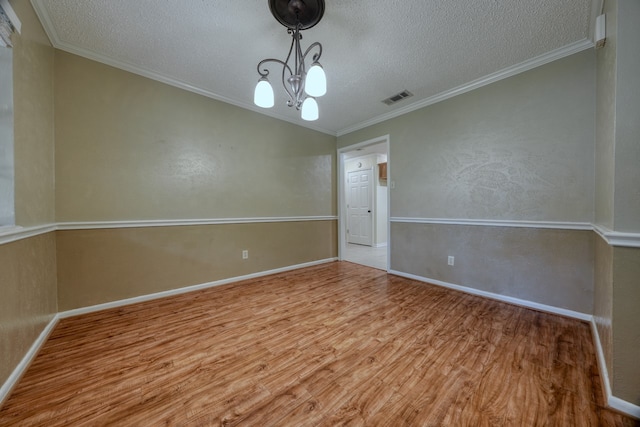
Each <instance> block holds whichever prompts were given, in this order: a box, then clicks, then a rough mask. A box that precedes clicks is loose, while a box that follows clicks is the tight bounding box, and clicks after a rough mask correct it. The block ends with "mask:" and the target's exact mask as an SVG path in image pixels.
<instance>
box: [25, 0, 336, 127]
mask: <svg viewBox="0 0 640 427" xmlns="http://www.w3.org/2000/svg"><path fill="white" fill-rule="evenodd" d="M31 5H32V6H33V9H34V10H35V12H36V15H37V16H38V19H40V22H41V23H42V26H43V27H44V31H45V32H46V33H47V36H48V37H49V40H50V41H51V45H52V46H53V47H54V48H56V49H60V50H63V51H65V52H69V53H72V54H74V55H78V56H81V57H83V58H87V59H91V60H93V61H96V62H100V63H102V64H105V65H109V66H111V67H114V68H118V69H120V70H124V71H128V72H130V73H133V74H137V75H139V76H142V77H146V78H148V79H151V80H155V81H158V82H160V83H164V84H167V85H169V86H173V87H177V88H179V89H183V90H186V91H189V92H192V93H195V94H198V95H202V96H206V97H207V98H211V99H215V100H216V101H221V102H224V103H226V104H231V105H233V106H235V107H239V108H242V109H244V110H249V111H253V112H255V113H259V114H262V115H265V116H269V117H271V118H274V119H278V120H282V121H285V122H288V123H292V124H294V125H298V126H301V127H305V128H307V129H311V130H314V131H317V132H321V133H324V134H328V135H331V136H336V132H335V131H332V130H329V129H325V128H322V127H320V126H314V125H313V124H311V122H304V123H301V122H300V121H299V120H297V119H293V118H291V117H287V116H283V115H281V114H277V113H274V112H272V111H271V110H265V109H264V108H260V107H258V106H256V105H253V104H250V103H245V102H239V101H236V100H234V99H231V98H227V97H225V96H222V95H218V94H217V93H214V92H211V91H209V90H206V89H203V88H200V87H197V86H193V85H191V84H189V83H186V82H184V81H182V80H180V79H177V78H174V77H171V76H167V75H164V74H161V73H158V72H156V71H153V70H150V69H147V68H143V67H138V66H136V65H133V64H130V63H128V62H126V61H121V60H119V59H115V58H111V57H109V56H106V55H102V54H100V53H98V52H94V51H92V50H90V49H83V48H79V47H77V46H73V45H72V44H70V43H67V42H65V41H63V40H62V39H60V37H59V36H58V33H57V31H56V29H55V26H54V25H53V22H52V21H51V17H50V16H49V12H48V10H47V8H46V7H45V6H44V4H43V2H42V0H31Z"/></svg>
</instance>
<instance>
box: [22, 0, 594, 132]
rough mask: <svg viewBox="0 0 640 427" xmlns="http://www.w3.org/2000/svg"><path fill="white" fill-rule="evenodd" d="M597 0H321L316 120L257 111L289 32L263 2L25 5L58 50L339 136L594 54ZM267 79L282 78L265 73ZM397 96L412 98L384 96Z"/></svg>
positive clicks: (315, 37) (311, 35)
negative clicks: (258, 89) (321, 86)
mask: <svg viewBox="0 0 640 427" xmlns="http://www.w3.org/2000/svg"><path fill="white" fill-rule="evenodd" d="M592 1H593V0H561V1H559V0H474V1H469V0H448V1H435V0H350V1H336V0H326V10H325V14H324V18H323V19H322V21H321V22H320V23H319V24H318V25H316V26H315V27H313V28H311V29H309V30H307V31H304V32H303V40H302V46H303V49H304V48H306V47H307V46H308V45H309V44H310V43H312V42H314V41H319V42H321V43H322V45H323V54H322V58H321V63H322V65H323V67H324V69H325V71H326V74H327V81H328V83H327V86H328V89H327V90H328V92H327V95H325V96H324V97H322V98H319V99H318V104H319V106H320V119H319V120H318V121H315V122H304V121H302V120H301V119H299V112H297V111H296V110H295V109H292V108H288V107H286V99H287V97H286V94H285V93H284V90H283V89H282V88H281V86H280V84H279V83H278V81H277V79H275V78H272V79H271V82H272V84H273V86H274V90H275V93H276V106H275V107H274V108H272V109H270V110H263V109H260V108H258V107H255V106H254V105H253V89H254V87H255V84H256V82H257V80H258V77H259V76H258V73H257V71H256V66H257V64H258V62H259V61H260V60H262V59H264V58H267V57H273V58H279V59H282V60H284V59H285V57H286V54H287V51H288V48H289V44H290V36H289V35H287V32H286V29H285V28H284V27H283V26H281V25H280V24H279V23H278V22H277V21H276V20H275V19H274V18H273V16H272V15H271V13H270V12H269V7H268V2H267V0H246V1H242V2H239V1H233V0H161V1H160V0H113V1H105V0H32V4H33V5H34V7H35V9H36V12H37V13H38V16H39V17H40V20H41V21H42V22H43V25H44V27H45V30H46V31H47V33H48V35H49V38H50V39H51V41H52V43H53V44H54V46H55V47H57V48H59V49H62V50H66V51H69V52H72V53H76V54H79V55H82V56H85V57H88V58H91V59H95V60H98V61H101V62H104V63H107V64H110V65H113V66H116V67H119V68H123V69H126V70H129V71H133V72H135V73H138V74H142V75H145V76H148V77H152V78H155V79H157V80H160V81H164V82H167V83H169V84H173V85H176V86H179V87H183V88H186V89H189V90H192V91H194V92H197V93H201V94H203V95H206V96H210V97H212V98H215V99H219V100H222V101H225V102H229V103H231V104H234V105H237V106H240V107H243V108H248V109H251V110H254V111H259V112H261V113H265V114H267V115H270V116H273V117H277V118H280V119H283V120H287V121H290V122H294V123H297V124H300V125H302V126H307V127H311V128H313V129H317V130H320V131H324V132H327V133H330V134H334V135H335V134H338V135H340V134H344V133H347V132H349V131H351V130H355V129H358V128H360V127H363V126H365V125H368V124H372V123H375V122H378V121H381V120H383V119H386V118H390V117H393V116H394V115H398V114H400V113H403V112H406V111H410V110H412V109H415V108H418V107H421V106H424V105H428V104H429V103H432V102H435V101H437V100H439V99H443V98H446V97H447V96H451V95H453V94H456V93H460V92H463V91H465V90H468V89H470V88H473V87H476V86H479V85H482V84H486V83H487V82H491V81H494V80H497V79H499V78H501V77H504V76H507V75H511V74H514V73H516V72H519V71H522V70H524V69H528V68H531V67H533V66H536V65H539V64H541V63H545V62H549V61H550V60H553V59H556V58H560V57H562V56H566V55H568V54H571V53H574V52H577V51H580V50H583V49H586V48H588V47H591V46H592V44H591V42H590V41H589V40H588V39H589V36H590V27H591V24H590V22H591V21H592V13H593V11H592ZM272 70H273V71H272V76H277V75H278V74H279V73H278V71H277V70H276V69H272ZM404 89H407V90H409V91H410V92H412V93H413V94H414V95H415V96H413V97H411V98H408V99H406V100H403V101H401V102H399V103H397V104H394V105H393V106H387V105H385V104H383V103H381V102H380V101H382V100H383V99H385V98H387V97H389V96H392V95H394V94H396V93H398V92H400V91H402V90H404Z"/></svg>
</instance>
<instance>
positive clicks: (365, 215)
mask: <svg viewBox="0 0 640 427" xmlns="http://www.w3.org/2000/svg"><path fill="white" fill-rule="evenodd" d="M372 178H373V171H372V170H371V169H369V170H364V171H355V172H349V174H348V176H347V188H348V191H347V217H348V219H349V220H348V222H347V236H348V238H347V241H348V242H349V243H357V244H359V245H367V246H373V233H372V232H373V222H372V216H373V214H372V213H371V206H372V205H373V200H372V199H373V183H372Z"/></svg>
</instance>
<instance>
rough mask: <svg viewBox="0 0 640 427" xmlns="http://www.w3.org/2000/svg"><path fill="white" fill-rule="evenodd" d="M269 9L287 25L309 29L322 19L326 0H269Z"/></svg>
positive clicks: (278, 19)
mask: <svg viewBox="0 0 640 427" xmlns="http://www.w3.org/2000/svg"><path fill="white" fill-rule="evenodd" d="M269 9H270V10H271V14H272V15H273V17H274V18H276V20H277V21H278V22H279V23H281V24H282V25H284V26H285V27H287V28H289V29H291V30H295V29H296V27H298V28H299V29H300V30H307V29H309V28H311V27H313V26H314V25H316V24H317V23H318V22H320V19H322V15H324V0H269Z"/></svg>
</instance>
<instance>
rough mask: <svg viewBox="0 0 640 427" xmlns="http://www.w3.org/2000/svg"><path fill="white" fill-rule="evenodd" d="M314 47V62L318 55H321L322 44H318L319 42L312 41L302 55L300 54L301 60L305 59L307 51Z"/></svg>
mask: <svg viewBox="0 0 640 427" xmlns="http://www.w3.org/2000/svg"><path fill="white" fill-rule="evenodd" d="M314 47H317V48H318V52H316V53H315V54H314V55H313V58H312V59H313V62H316V61H318V60H319V59H320V57H321V56H322V45H321V44H320V42H314V43H312V44H311V45H310V46H309V47H308V48H307V50H305V51H304V55H302V60H303V61H304V60H306V59H307V55H308V54H309V52H310V51H311V49H313V48H314Z"/></svg>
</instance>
